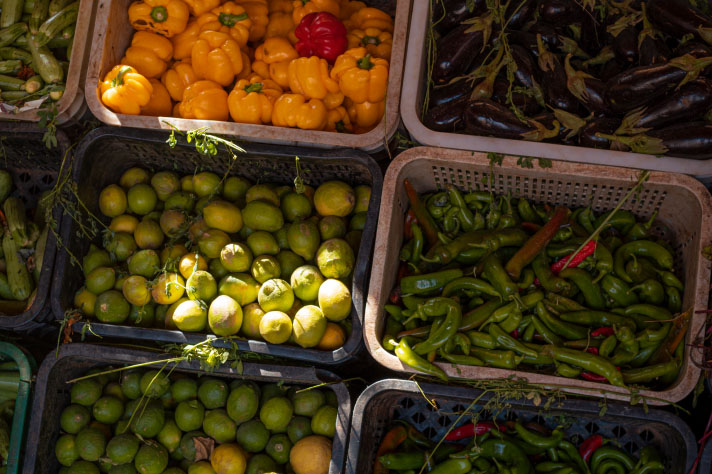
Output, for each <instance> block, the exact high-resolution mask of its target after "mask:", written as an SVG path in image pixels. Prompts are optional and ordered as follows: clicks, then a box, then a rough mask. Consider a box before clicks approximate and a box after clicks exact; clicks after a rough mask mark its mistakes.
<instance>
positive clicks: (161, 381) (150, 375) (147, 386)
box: [139, 370, 171, 398]
mask: <svg viewBox="0 0 712 474" xmlns="http://www.w3.org/2000/svg"><path fill="white" fill-rule="evenodd" d="M139 386H140V387H141V393H143V394H144V395H145V396H147V397H148V398H161V397H162V396H163V394H164V393H166V392H167V391H168V390H169V389H170V386H171V381H170V380H169V379H168V375H166V373H165V372H161V371H159V370H149V371H148V372H146V373H144V374H143V375H142V376H141V381H140V382H139Z"/></svg>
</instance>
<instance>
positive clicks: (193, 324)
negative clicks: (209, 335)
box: [171, 300, 208, 332]
mask: <svg viewBox="0 0 712 474" xmlns="http://www.w3.org/2000/svg"><path fill="white" fill-rule="evenodd" d="M171 319H172V320H173V324H175V325H176V327H177V328H178V329H180V330H181V331H185V332H198V331H202V330H204V329H205V327H206V326H207V324H208V308H207V306H206V305H205V303H203V302H202V301H198V300H188V301H184V302H182V303H181V304H179V305H178V307H177V308H176V309H175V311H174V312H173V316H172V318H171Z"/></svg>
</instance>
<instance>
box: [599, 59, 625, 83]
mask: <svg viewBox="0 0 712 474" xmlns="http://www.w3.org/2000/svg"><path fill="white" fill-rule="evenodd" d="M624 70H625V68H624V67H623V66H622V65H621V63H619V62H618V61H608V62H607V63H606V64H604V65H603V66H602V67H601V70H600V71H599V73H598V75H597V76H598V77H599V78H600V79H601V81H603V82H608V81H609V80H610V79H611V78H612V77H615V76H617V75H618V74H620V73H622V72H623V71H624Z"/></svg>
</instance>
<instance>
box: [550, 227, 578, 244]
mask: <svg viewBox="0 0 712 474" xmlns="http://www.w3.org/2000/svg"><path fill="white" fill-rule="evenodd" d="M573 236H574V231H573V229H572V228H571V227H562V228H560V229H559V230H558V231H557V232H556V234H554V237H553V238H552V239H551V241H552V242H566V241H568V240H570V239H571V238H572V237H573Z"/></svg>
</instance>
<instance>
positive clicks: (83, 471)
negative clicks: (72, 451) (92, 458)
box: [67, 460, 99, 474]
mask: <svg viewBox="0 0 712 474" xmlns="http://www.w3.org/2000/svg"><path fill="white" fill-rule="evenodd" d="M67 474H99V468H98V467H97V466H96V464H94V463H93V462H89V461H84V460H81V461H77V462H75V463H74V464H72V465H71V466H70V467H69V470H68V471H67Z"/></svg>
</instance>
